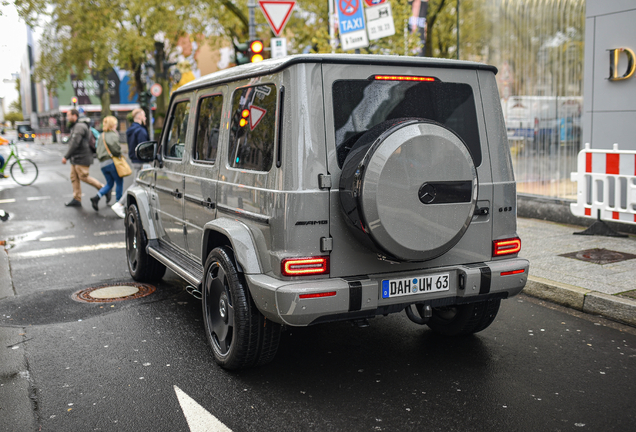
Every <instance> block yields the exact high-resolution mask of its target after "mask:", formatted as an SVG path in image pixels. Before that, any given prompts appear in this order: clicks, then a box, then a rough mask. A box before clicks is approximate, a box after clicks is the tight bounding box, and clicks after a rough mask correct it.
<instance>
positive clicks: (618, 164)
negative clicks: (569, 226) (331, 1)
mask: <svg viewBox="0 0 636 432" xmlns="http://www.w3.org/2000/svg"><path fill="white" fill-rule="evenodd" d="M577 171H578V172H573V173H571V175H570V177H571V179H572V181H575V182H577V201H576V203H573V204H570V211H571V212H572V214H573V215H575V216H582V217H589V218H595V219H600V220H605V221H612V222H624V223H629V224H636V151H629V150H618V144H614V146H613V149H612V150H592V149H591V148H590V144H589V143H586V144H585V149H583V150H581V151H580V152H579V155H578V159H577Z"/></svg>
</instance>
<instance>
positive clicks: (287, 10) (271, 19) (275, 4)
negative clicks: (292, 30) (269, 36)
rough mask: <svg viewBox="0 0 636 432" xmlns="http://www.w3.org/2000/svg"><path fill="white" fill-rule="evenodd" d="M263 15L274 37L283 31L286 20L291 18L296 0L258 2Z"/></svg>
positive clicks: (264, 0)
mask: <svg viewBox="0 0 636 432" xmlns="http://www.w3.org/2000/svg"><path fill="white" fill-rule="evenodd" d="M258 4H259V5H260V6H261V10H262V11H263V15H265V18H267V22H268V23H269V26H270V27H271V28H272V31H273V32H274V34H275V35H276V36H279V35H280V32H281V31H283V28H284V27H285V24H287V20H289V17H290V16H291V13H292V9H294V6H295V5H296V0H287V1H276V0H259V1H258Z"/></svg>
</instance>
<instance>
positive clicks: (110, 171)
mask: <svg viewBox="0 0 636 432" xmlns="http://www.w3.org/2000/svg"><path fill="white" fill-rule="evenodd" d="M102 174H104V177H105V178H106V186H104V187H103V188H101V189H100V190H99V192H97V195H99V197H100V198H101V197H103V196H104V195H106V194H107V193H108V192H110V190H111V189H112V188H113V185H116V186H117V189H116V191H115V199H116V200H117V201H119V199H120V198H121V196H122V194H123V193H124V179H123V178H121V177H119V174H117V169H116V168H115V164H114V163H112V164H109V165H106V166H105V167H102Z"/></svg>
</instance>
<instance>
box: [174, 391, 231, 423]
mask: <svg viewBox="0 0 636 432" xmlns="http://www.w3.org/2000/svg"><path fill="white" fill-rule="evenodd" d="M174 392H175V393H176V394H177V398H178V399H179V405H181V410H182V411H183V415H184V416H185V418H186V422H188V427H189V428H190V432H232V430H231V429H230V428H228V427H227V426H225V425H224V424H223V423H221V421H220V420H219V419H217V418H216V417H214V416H213V415H212V414H210V413H209V412H208V411H207V410H206V409H205V408H203V407H202V406H201V405H199V404H198V403H197V401H195V400H194V399H192V398H191V397H190V396H188V395H187V394H185V393H184V391H183V390H181V389H180V388H179V387H177V386H174Z"/></svg>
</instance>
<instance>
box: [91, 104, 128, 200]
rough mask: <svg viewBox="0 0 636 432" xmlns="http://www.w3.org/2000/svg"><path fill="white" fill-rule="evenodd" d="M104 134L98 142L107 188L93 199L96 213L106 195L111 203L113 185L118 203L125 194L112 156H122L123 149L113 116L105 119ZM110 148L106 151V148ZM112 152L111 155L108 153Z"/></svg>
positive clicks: (99, 157) (98, 151)
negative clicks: (100, 201)
mask: <svg viewBox="0 0 636 432" xmlns="http://www.w3.org/2000/svg"><path fill="white" fill-rule="evenodd" d="M103 126H104V128H103V132H102V134H101V135H100V136H99V139H98V140H97V146H96V147H97V159H98V160H99V165H100V167H101V169H102V173H103V174H104V177H105V178H106V186H104V187H103V188H101V189H100V190H99V192H97V195H95V196H94V197H92V198H91V204H92V205H93V209H95V211H98V210H99V207H98V206H97V204H98V203H99V200H100V199H101V197H103V196H104V195H106V203H107V204H108V202H109V201H110V199H109V198H110V192H111V190H112V188H113V185H116V189H115V196H116V201H117V200H119V199H120V198H121V196H122V194H123V193H124V179H123V178H121V177H119V175H118V174H117V169H115V164H114V163H113V159H112V157H111V155H112V156H115V157H117V156H121V147H120V146H119V132H117V119H116V118H115V117H113V116H106V117H104V122H103ZM106 145H107V146H108V149H106V147H105V146H106ZM108 150H110V154H109V152H108Z"/></svg>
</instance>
